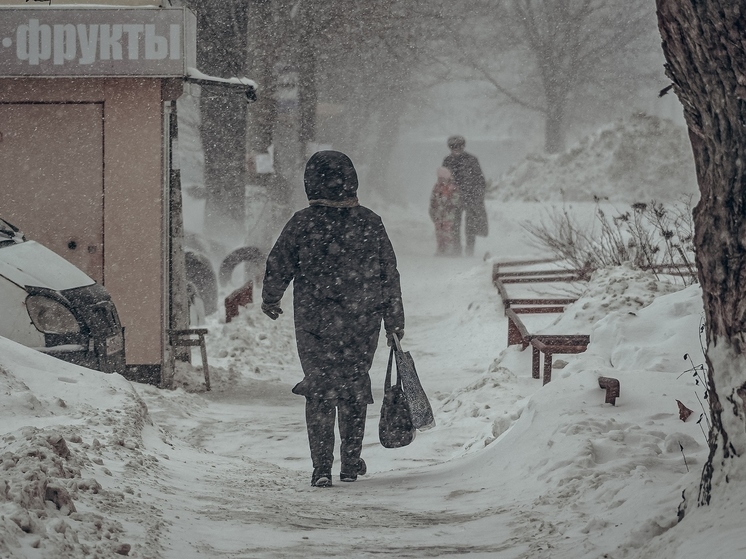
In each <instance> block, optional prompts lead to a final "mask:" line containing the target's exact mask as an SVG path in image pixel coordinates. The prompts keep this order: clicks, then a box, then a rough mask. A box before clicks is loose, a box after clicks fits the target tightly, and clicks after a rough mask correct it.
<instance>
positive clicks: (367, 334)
mask: <svg viewBox="0 0 746 559" xmlns="http://www.w3.org/2000/svg"><path fill="white" fill-rule="evenodd" d="M304 185H305V190H306V195H307V196H308V202H309V207H308V208H305V209H303V210H300V211H299V212H296V213H295V215H293V217H291V218H290V221H288V223H287V224H286V225H285V228H284V229H283V230H282V233H280V236H279V238H278V239H277V242H276V243H275V245H274V247H273V248H272V250H271V252H270V253H269V256H268V257H267V267H266V273H265V277H264V287H263V290H262V310H263V311H264V313H265V314H267V316H269V317H270V318H272V319H273V320H275V319H277V317H278V316H279V315H280V314H282V309H281V308H280V300H281V299H282V296H283V294H284V292H285V290H286V289H287V287H288V285H289V284H290V282H291V281H293V282H294V286H293V298H294V305H293V308H294V311H295V336H296V342H297V346H298V355H299V357H300V361H301V366H302V367H303V374H304V378H303V380H302V381H301V382H299V383H298V384H297V385H296V386H295V387H294V388H293V392H294V393H295V394H299V395H301V396H305V397H306V427H307V430H308V442H309V446H310V449H311V460H312V462H313V474H312V476H311V485H313V486H314V487H328V486H331V485H332V475H331V472H332V464H333V461H334V456H333V452H334V423H335V414H336V415H337V417H338V420H339V435H340V439H341V456H340V461H341V465H340V480H341V481H355V480H356V479H357V476H358V475H362V474H364V473H365V471H366V465H365V462H364V460H363V459H362V458H361V457H360V453H361V450H362V445H363V435H364V432H365V417H366V412H367V406H368V404H372V403H373V394H372V392H371V387H370V376H369V374H368V371H369V370H370V367H371V364H372V362H373V355H374V354H375V351H376V347H377V345H378V336H379V333H380V329H381V321H383V323H384V327H385V329H386V334H387V337H388V338H389V344H391V342H392V336H394V335H396V336H398V337H399V338H402V337H403V335H404V308H403V306H402V300H401V287H400V283H399V272H398V270H397V267H396V255H395V254H394V249H393V247H392V245H391V241H390V240H389V237H388V235H387V233H386V230H385V228H384V226H383V222H382V221H381V218H380V217H379V216H378V215H376V214H375V213H373V212H372V211H371V210H369V209H368V208H365V207H363V206H361V205H360V204H359V203H358V199H357V188H358V179H357V173H356V171H355V167H354V166H353V164H352V161H350V159H349V157H347V156H346V155H345V154H343V153H341V152H338V151H320V152H317V153H315V154H314V155H313V156H311V158H310V159H309V161H308V163H307V164H306V169H305V174H304Z"/></svg>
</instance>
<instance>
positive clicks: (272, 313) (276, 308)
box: [262, 302, 282, 320]
mask: <svg viewBox="0 0 746 559" xmlns="http://www.w3.org/2000/svg"><path fill="white" fill-rule="evenodd" d="M262 312H263V313H264V314H266V315H267V316H268V317H269V318H271V319H272V320H277V317H278V316H280V315H281V314H282V309H281V308H280V304H279V303H265V302H262Z"/></svg>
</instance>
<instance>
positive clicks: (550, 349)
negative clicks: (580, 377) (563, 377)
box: [492, 260, 590, 384]
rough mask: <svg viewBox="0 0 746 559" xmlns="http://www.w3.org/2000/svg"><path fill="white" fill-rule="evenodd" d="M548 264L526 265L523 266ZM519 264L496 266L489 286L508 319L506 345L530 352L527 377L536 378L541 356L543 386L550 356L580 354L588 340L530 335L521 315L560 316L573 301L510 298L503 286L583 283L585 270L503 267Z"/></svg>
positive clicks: (577, 336) (548, 378) (549, 372)
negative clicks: (492, 287) (491, 286)
mask: <svg viewBox="0 0 746 559" xmlns="http://www.w3.org/2000/svg"><path fill="white" fill-rule="evenodd" d="M544 262H548V261H546V260H542V261H530V262H525V263H523V264H530V265H533V264H537V263H544ZM519 264H521V263H502V264H501V263H496V264H495V265H494V266H493V268H492V282H493V284H494V285H495V287H496V288H497V291H498V293H499V294H500V298H501V299H502V302H503V308H504V309H505V316H506V317H507V318H508V345H516V344H520V345H521V346H522V348H523V349H526V348H527V347H528V346H529V345H530V346H531V348H532V363H531V376H532V377H533V378H536V379H538V378H540V370H541V356H542V355H543V356H544V375H543V378H544V384H546V383H547V382H549V381H551V379H552V356H553V355H556V354H570V353H581V352H583V351H585V350H586V349H587V348H588V344H589V343H590V336H587V335H583V334H573V335H556V334H532V333H531V332H530V331H529V330H528V328H527V327H526V325H525V324H524V322H523V320H522V319H521V315H527V314H561V313H563V312H564V311H565V307H567V305H570V304H572V303H574V302H575V301H576V300H577V299H575V298H572V297H511V296H510V295H509V294H508V291H507V288H506V284H529V283H547V282H579V281H581V282H582V281H587V280H588V278H589V277H590V271H589V270H580V269H576V270H568V269H563V268H557V269H551V270H515V269H510V270H505V267H506V265H507V266H509V267H515V266H517V265H519Z"/></svg>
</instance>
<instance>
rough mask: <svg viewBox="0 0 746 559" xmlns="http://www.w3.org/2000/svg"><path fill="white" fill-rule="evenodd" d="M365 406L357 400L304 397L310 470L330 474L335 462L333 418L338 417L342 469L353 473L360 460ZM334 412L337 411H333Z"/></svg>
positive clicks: (366, 409) (366, 406)
mask: <svg viewBox="0 0 746 559" xmlns="http://www.w3.org/2000/svg"><path fill="white" fill-rule="evenodd" d="M367 411H368V405H367V404H364V403H360V402H358V401H356V400H322V399H317V398H306V428H307V429H308V444H309V446H310V447H311V461H312V462H313V469H314V470H316V471H319V472H322V473H331V471H332V464H333V463H334V419H335V415H336V416H337V417H338V419H339V437H340V441H341V445H340V454H341V457H340V458H341V462H342V465H341V469H340V471H342V472H356V468H357V466H358V464H359V463H360V452H361V451H362V449H363V435H364V434H365V416H366V414H367ZM335 412H336V413H335Z"/></svg>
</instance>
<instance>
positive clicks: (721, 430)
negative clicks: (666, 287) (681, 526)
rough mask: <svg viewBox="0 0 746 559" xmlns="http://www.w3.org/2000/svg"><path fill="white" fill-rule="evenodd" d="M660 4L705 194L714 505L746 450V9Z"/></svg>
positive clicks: (701, 267) (707, 476)
mask: <svg viewBox="0 0 746 559" xmlns="http://www.w3.org/2000/svg"><path fill="white" fill-rule="evenodd" d="M656 4H657V7H658V27H659V29H660V33H661V37H662V39H663V51H664V54H665V56H666V60H667V65H666V73H667V75H668V76H669V77H670V78H671V80H672V81H673V83H674V91H675V92H676V94H677V95H678V97H679V99H680V100H681V103H682V105H683V106H684V116H685V118H686V122H687V125H688V127H689V137H690V139H691V143H692V149H693V151H694V160H695V165H696V169H697V180H698V182H699V189H700V193H701V198H700V201H699V203H698V205H697V207H696V208H695V210H694V221H695V248H696V253H697V266H698V273H699V280H700V284H701V286H702V294H703V299H704V308H705V318H706V332H707V355H706V361H707V365H708V384H709V386H708V399H709V401H710V413H711V419H712V430H711V433H710V441H709V442H710V456H709V459H708V461H707V463H706V465H705V467H704V470H703V472H702V481H701V485H700V492H699V504H700V505H707V504H710V502H711V499H712V498H713V497H716V498H717V497H719V496H721V495H722V494H723V493H724V492H725V491H727V487H726V484H727V483H729V481H730V480H732V479H737V478H738V476H737V475H736V472H737V471H739V470H740V471H743V469H744V464H743V462H744V460H743V459H742V458H741V457H743V456H744V455H745V454H746V415H745V413H744V406H745V404H746V402H745V399H746V356H744V350H746V345H744V331H745V330H746V247H745V246H744V245H745V244H746V215H744V211H745V210H746V175H745V174H744V162H746V131H745V130H744V123H746V51H745V50H744V42H743V37H744V35H745V34H746V10H744V8H743V3H742V2H733V1H732V0H708V1H707V2H701V1H698V0H656ZM741 479H742V477H741Z"/></svg>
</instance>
